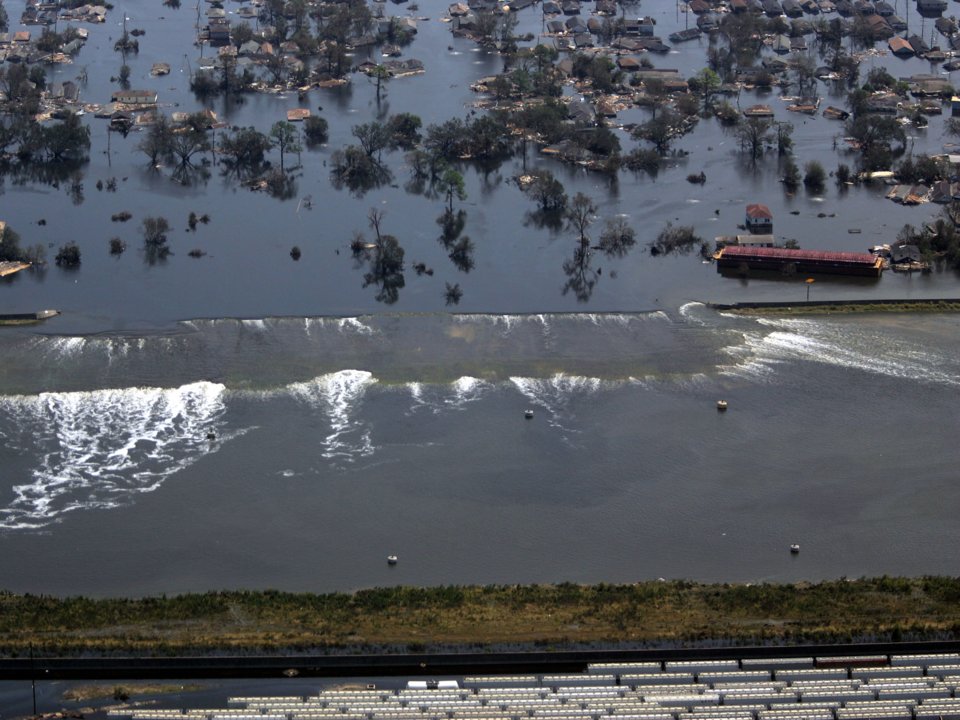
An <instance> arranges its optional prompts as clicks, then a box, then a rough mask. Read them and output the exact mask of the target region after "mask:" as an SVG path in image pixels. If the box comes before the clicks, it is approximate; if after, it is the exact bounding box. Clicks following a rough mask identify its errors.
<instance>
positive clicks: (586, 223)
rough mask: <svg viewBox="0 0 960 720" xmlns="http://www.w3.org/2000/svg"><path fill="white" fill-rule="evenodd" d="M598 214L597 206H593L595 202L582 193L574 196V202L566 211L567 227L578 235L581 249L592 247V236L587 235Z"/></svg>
mask: <svg viewBox="0 0 960 720" xmlns="http://www.w3.org/2000/svg"><path fill="white" fill-rule="evenodd" d="M596 214H597V206H596V205H594V204H593V200H591V199H590V198H589V197H588V196H587V195H584V194H583V193H582V192H578V193H577V194H576V195H574V196H573V200H571V201H570V204H569V205H567V208H566V210H565V211H564V215H565V217H566V219H567V227H568V228H570V229H571V230H573V231H574V232H576V233H577V235H578V236H579V241H580V246H581V247H585V248H589V247H590V236H589V235H587V231H588V230H589V229H590V226H591V225H592V224H593V221H594V218H595V216H596Z"/></svg>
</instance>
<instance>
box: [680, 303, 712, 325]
mask: <svg viewBox="0 0 960 720" xmlns="http://www.w3.org/2000/svg"><path fill="white" fill-rule="evenodd" d="M706 307H707V306H706V305H704V304H703V303H702V302H688V303H685V304H683V305H681V306H680V309H679V310H678V312H679V313H680V317H681V318H683V319H684V320H686V321H687V322H689V323H694V324H696V325H706V324H707V322H706V320H704V319H703V318H702V317H701V315H702V313H703V311H704V310H706Z"/></svg>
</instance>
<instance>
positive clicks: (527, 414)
mask: <svg viewBox="0 0 960 720" xmlns="http://www.w3.org/2000/svg"><path fill="white" fill-rule="evenodd" d="M523 416H524V417H525V418H526V419H527V420H529V419H530V418H532V417H533V410H524V411H523Z"/></svg>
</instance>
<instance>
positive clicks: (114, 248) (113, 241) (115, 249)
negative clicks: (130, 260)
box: [110, 237, 127, 255]
mask: <svg viewBox="0 0 960 720" xmlns="http://www.w3.org/2000/svg"><path fill="white" fill-rule="evenodd" d="M126 249H127V244H126V243H125V242H124V241H123V240H121V239H120V238H118V237H115V238H110V254H111V255H122V254H123V251H124V250H126Z"/></svg>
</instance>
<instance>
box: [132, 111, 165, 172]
mask: <svg viewBox="0 0 960 720" xmlns="http://www.w3.org/2000/svg"><path fill="white" fill-rule="evenodd" d="M137 149H138V150H139V151H140V152H142V153H143V154H144V155H146V156H147V158H148V159H149V161H150V164H151V165H153V166H156V165H159V164H160V163H161V162H163V161H165V160H170V159H172V158H173V127H172V126H171V125H170V121H169V120H168V119H167V116H166V115H164V114H163V113H158V114H157V118H156V120H155V121H154V123H153V124H152V125H151V126H150V128H149V129H148V130H147V132H146V134H145V135H144V136H143V139H142V140H141V141H140V142H139V143H138V144H137Z"/></svg>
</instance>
